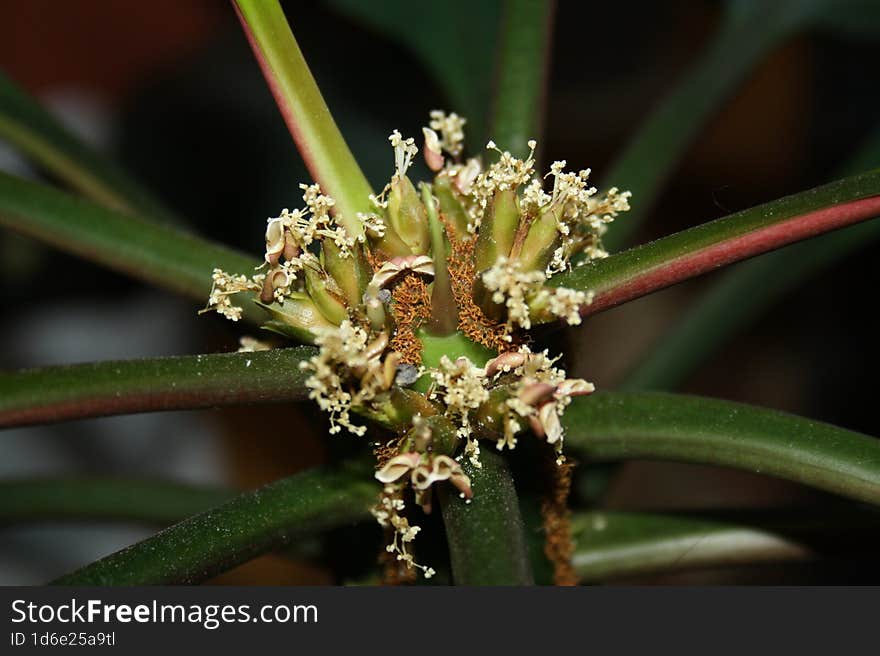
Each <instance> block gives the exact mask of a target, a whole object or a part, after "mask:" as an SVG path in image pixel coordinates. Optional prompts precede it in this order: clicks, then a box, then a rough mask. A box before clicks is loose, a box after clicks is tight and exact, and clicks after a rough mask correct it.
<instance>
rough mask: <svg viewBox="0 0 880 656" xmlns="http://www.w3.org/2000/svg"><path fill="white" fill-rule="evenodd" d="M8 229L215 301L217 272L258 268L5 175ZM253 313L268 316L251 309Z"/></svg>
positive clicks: (196, 240)
mask: <svg viewBox="0 0 880 656" xmlns="http://www.w3.org/2000/svg"><path fill="white" fill-rule="evenodd" d="M0 226H5V227H7V228H11V229H12V230H15V231H16V232H20V233H22V234H24V235H27V236H29V237H34V238H35V239H39V240H40V241H43V242H46V243H48V244H50V245H52V246H54V247H55V248H58V249H59V250H62V251H65V252H67V253H71V254H73V255H78V256H80V257H83V258H86V259H88V260H91V261H93V262H97V263H98V264H102V265H104V266H106V267H109V268H111V269H113V270H115V271H119V272H121V273H125V274H127V275H130V276H132V277H134V278H138V279H141V280H145V281H147V282H150V283H152V284H155V285H158V286H159V287H163V288H165V289H169V290H171V291H174V292H178V293H180V294H183V295H185V296H189V297H191V298H194V299H196V300H198V301H200V302H202V303H205V302H207V299H208V293H209V292H210V290H211V272H212V270H213V269H214V267H220V268H222V269H224V270H226V271H229V272H230V273H244V274H247V273H248V272H250V271H253V269H254V266H255V264H256V263H258V262H259V259H258V258H255V257H250V256H248V255H245V254H244V253H240V252H238V251H235V250H232V249H231V248H227V247H226V246H222V245H220V244H215V243H213V242H210V241H208V240H207V239H203V238H201V237H197V236H195V235H193V234H190V233H187V232H184V231H182V230H180V229H178V228H174V227H171V226H169V225H163V224H160V223H155V222H151V221H149V220H147V219H143V218H140V217H135V216H129V215H128V214H124V213H122V212H119V211H117V210H110V209H107V208H104V207H101V206H100V205H97V204H95V203H93V202H90V201H87V200H85V199H82V198H77V197H76V196H72V195H70V194H67V193H65V192H62V191H59V190H57V189H53V188H52V187H48V186H46V185H43V184H39V183H36V182H29V181H26V180H21V179H19V178H15V177H13V176H10V175H7V174H5V173H2V172H0ZM244 309H245V313H246V316H247V317H249V318H251V319H255V318H262V313H261V312H259V311H258V310H257V309H256V308H255V307H253V306H252V305H251V304H246V305H245V306H244Z"/></svg>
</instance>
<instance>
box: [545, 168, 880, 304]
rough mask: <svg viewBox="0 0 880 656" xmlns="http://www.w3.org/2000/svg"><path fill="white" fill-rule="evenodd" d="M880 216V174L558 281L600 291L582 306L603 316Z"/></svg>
mask: <svg viewBox="0 0 880 656" xmlns="http://www.w3.org/2000/svg"><path fill="white" fill-rule="evenodd" d="M878 216H880V171H870V172H868V173H863V174H860V175H857V176H853V177H851V178H846V179H844V180H840V181H838V182H833V183H831V184H828V185H825V186H823V187H818V188H816V189H811V190H809V191H806V192H803V193H801V194H796V195H793V196H788V197H786V198H782V199H780V200H778V201H774V202H772V203H767V204H765V205H760V206H758V207H754V208H751V209H748V210H744V211H742V212H738V213H737V214H733V215H731V216H728V217H725V218H722V219H718V220H716V221H712V222H710V223H706V224H703V225H700V226H697V227H695V228H691V229H689V230H684V231H682V232H679V233H676V234H673V235H669V236H668V237H664V238H662V239H658V240H657V241H654V242H651V243H649V244H645V245H643V246H639V247H637V248H633V249H630V250H628V251H624V252H622V253H618V254H615V255H612V256H610V257H608V258H606V259H604V260H597V261H595V262H592V263H590V264H588V265H586V266H582V267H579V268H576V269H574V270H573V271H571V272H568V273H566V274H563V275H560V276H557V277H555V278H554V279H553V283H552V284H554V285H558V286H562V287H569V288H573V289H579V290H583V291H592V292H593V294H594V296H593V301H592V303H591V304H589V305H587V306H585V307H584V308H582V314H584V315H588V314H595V313H597V312H601V311H603V310H607V309H609V308H612V307H615V306H617V305H621V304H623V303H626V302H628V301H631V300H633V299H636V298H639V297H642V296H646V295H647V294H651V293H653V292H655V291H658V290H661V289H664V288H666V287H669V286H670V285H674V284H676V283H679V282H682V281H685V280H688V279H690V278H694V277H696V276H699V275H701V274H703V273H707V272H709V271H712V270H714V269H717V268H719V267H722V266H726V265H728V264H732V263H734V262H738V261H741V260H745V259H748V258H750V257H754V256H756V255H760V254H761V253H766V252H767V251H771V250H773V249H776V248H780V247H782V246H785V245H787V244H791V243H794V242H797V241H801V240H804V239H809V238H811V237H815V236H817V235H821V234H822V233H825V232H829V231H831V230H836V229H838V228H843V227H845V226H848V225H852V224H854V223H858V222H860V221H865V220H868V219H872V218H874V217H878ZM622 220H625V218H623V219H622ZM549 319H550V318H549V317H544V316H541V317H539V320H549Z"/></svg>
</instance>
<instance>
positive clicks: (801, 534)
mask: <svg viewBox="0 0 880 656" xmlns="http://www.w3.org/2000/svg"><path fill="white" fill-rule="evenodd" d="M878 532H880V517H878V516H877V515H876V513H870V512H864V511H852V510H847V509H843V510H842V511H841V510H840V509H838V510H836V511H835V512H833V513H820V514H817V513H816V511H815V510H810V511H808V512H804V511H801V512H798V511H794V512H792V511H773V510H771V511H766V510H759V511H737V512H729V511H728V512H719V511H713V512H708V511H707V512H689V513H675V514H673V513H662V514H661V513H657V514H651V513H636V512H615V511H610V512H605V511H596V512H589V513H579V514H575V515H574V516H573V517H572V534H573V537H574V540H575V543H576V548H575V553H574V557H573V558H572V563H573V565H574V567H575V569H576V570H577V572H578V574H579V575H580V577H581V580H582V581H584V582H601V581H608V580H613V579H617V578H621V577H628V576H629V577H631V576H644V575H655V574H662V573H667V572H676V571H683V570H690V569H698V568H705V567H713V568H716V567H727V566H735V565H753V564H758V563H776V562H783V561H804V560H813V559H816V558H818V557H820V556H822V555H824V554H826V553H829V552H831V553H839V552H845V551H847V550H849V551H852V550H853V549H854V548H855V549H856V550H861V549H859V547H858V546H855V547H853V543H856V545H858V544H859V543H861V542H863V541H865V540H866V538H869V539H871V540H875V539H876V536H877V534H878ZM841 535H845V536H846V537H847V544H846V545H840V544H839V542H840V540H839V536H841ZM868 544H870V542H868ZM867 546H868V545H867V544H866V547H867ZM869 548H870V547H869Z"/></svg>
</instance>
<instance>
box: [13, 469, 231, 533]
mask: <svg viewBox="0 0 880 656" xmlns="http://www.w3.org/2000/svg"><path fill="white" fill-rule="evenodd" d="M233 496H234V493H232V492H230V491H229V490H223V489H220V488H212V487H205V486H196V485H186V484H183V483H172V482H168V481H150V480H131V479H125V480H123V479H112V478H62V479H36V480H5V481H0V526H5V525H10V524H22V523H33V522H46V521H80V520H87V521H108V520H112V521H117V520H119V521H127V522H145V523H149V524H170V523H172V522H178V521H180V520H182V519H185V518H187V517H189V516H191V515H195V514H197V513H200V512H203V511H205V510H207V509H208V508H211V507H212V506H215V505H218V504H221V503H224V502H226V501H228V500H229V499H230V498H232V497H233Z"/></svg>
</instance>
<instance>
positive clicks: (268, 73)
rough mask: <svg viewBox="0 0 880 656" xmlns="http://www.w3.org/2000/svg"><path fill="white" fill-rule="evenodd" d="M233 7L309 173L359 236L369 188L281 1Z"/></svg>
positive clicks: (248, 0)
mask: <svg viewBox="0 0 880 656" xmlns="http://www.w3.org/2000/svg"><path fill="white" fill-rule="evenodd" d="M235 7H236V10H237V11H238V13H239V18H240V19H241V24H242V27H243V28H244V30H245V33H246V34H247V37H248V40H249V41H250V43H251V47H252V48H253V50H254V55H256V57H257V60H258V61H259V63H260V67H261V68H262V69H263V75H264V76H265V78H266V82H268V84H269V87H270V89H271V90H272V95H273V96H274V97H275V102H276V103H278V107H279V109H280V110H281V114H282V115H283V117H284V121H285V123H287V127H288V129H289V130H290V133H291V135H292V136H293V139H294V141H295V142H296V145H297V148H298V149H299V152H300V154H301V155H302V158H303V160H304V161H305V163H306V166H307V167H308V169H309V172H310V173H311V174H312V177H313V178H314V179H315V180H317V181H318V182H319V183H320V184H321V188H322V189H323V190H324V191H325V192H326V193H327V194H329V195H330V196H332V197H333V199H334V200H335V201H336V209H337V210H338V212H339V215H338V216H339V219H340V221H341V222H342V223H343V225H344V226H345V228H346V230H348V232H349V234H351V235H353V236H359V235H361V234H362V233H363V226H362V224H361V222H360V221H359V220H358V218H357V214H358V212H370V211H372V209H373V208H372V207H371V204H370V200H369V196H370V194H371V193H372V190H371V189H370V184H369V183H368V182H367V179H366V177H364V174H363V172H362V171H361V169H360V167H359V166H358V163H357V162H356V161H355V159H354V155H352V154H351V151H350V150H349V148H348V145H347V144H346V143H345V139H343V137H342V133H341V132H340V131H339V128H338V127H337V126H336V122H335V121H334V120H333V116H332V115H331V114H330V110H329V109H328V108H327V103H325V102H324V97H323V96H322V95H321V91H320V89H319V88H318V85H317V83H316V82H315V78H314V77H312V73H311V71H309V67H308V65H307V64H306V60H305V58H304V57H303V54H302V52H301V51H300V49H299V45H298V44H297V42H296V39H295V38H294V36H293V33H292V32H291V30H290V26H289V25H288V24H287V19H286V18H285V16H284V11H283V10H282V9H281V5H280V4H279V2H278V0H235ZM355 69H356V65H355V66H353V67H352V71H351V72H352V73H354V71H355Z"/></svg>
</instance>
